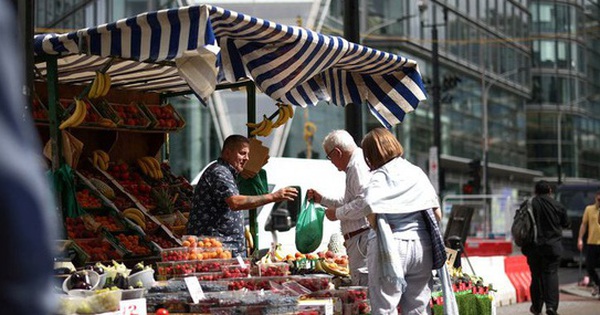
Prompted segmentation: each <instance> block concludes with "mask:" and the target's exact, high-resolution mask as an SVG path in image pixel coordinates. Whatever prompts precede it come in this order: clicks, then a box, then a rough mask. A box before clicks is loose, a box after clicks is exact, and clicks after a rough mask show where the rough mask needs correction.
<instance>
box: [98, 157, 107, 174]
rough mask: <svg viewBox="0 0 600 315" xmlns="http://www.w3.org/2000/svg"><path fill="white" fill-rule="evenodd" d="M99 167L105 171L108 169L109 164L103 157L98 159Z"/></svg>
mask: <svg viewBox="0 0 600 315" xmlns="http://www.w3.org/2000/svg"><path fill="white" fill-rule="evenodd" d="M98 168H100V169H101V170H103V171H106V170H107V169H108V164H107V163H106V162H104V160H103V159H102V158H99V159H98Z"/></svg>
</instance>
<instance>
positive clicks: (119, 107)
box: [109, 102, 150, 129]
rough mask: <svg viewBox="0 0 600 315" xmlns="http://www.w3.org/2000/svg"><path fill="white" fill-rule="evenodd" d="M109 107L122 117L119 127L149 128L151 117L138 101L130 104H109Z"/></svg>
mask: <svg viewBox="0 0 600 315" xmlns="http://www.w3.org/2000/svg"><path fill="white" fill-rule="evenodd" d="M109 107H111V108H112V109H113V110H114V111H115V112H116V113H117V115H118V116H119V118H121V121H120V122H119V123H118V124H117V125H118V126H119V127H123V128H130V129H147V128H148V126H150V118H148V116H146V114H145V113H144V111H143V110H142V109H141V108H140V106H139V105H138V103H136V102H132V103H130V104H109Z"/></svg>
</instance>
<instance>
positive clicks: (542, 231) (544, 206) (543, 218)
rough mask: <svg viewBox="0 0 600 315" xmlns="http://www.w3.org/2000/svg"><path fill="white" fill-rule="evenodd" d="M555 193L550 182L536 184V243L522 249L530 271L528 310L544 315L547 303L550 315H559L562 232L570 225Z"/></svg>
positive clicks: (534, 213) (534, 204)
mask: <svg viewBox="0 0 600 315" xmlns="http://www.w3.org/2000/svg"><path fill="white" fill-rule="evenodd" d="M552 192H553V191H552V187H551V186H550V183H548V182H547V181H539V182H537V183H536V185H535V196H534V197H533V198H532V200H531V206H532V210H533V216H534V218H535V224H536V226H537V240H536V242H535V243H531V244H527V245H523V247H522V248H521V251H522V252H523V254H524V255H525V256H526V257H527V264H528V265H529V270H530V271H531V285H530V287H529V292H530V293H531V307H530V308H529V311H530V312H531V313H532V314H541V312H542V307H543V306H544V304H546V314H547V315H555V314H558V313H557V312H556V311H557V309H558V300H559V298H558V297H559V291H558V266H559V263H560V257H561V254H562V244H561V238H562V229H563V228H568V227H569V225H570V224H569V219H568V217H567V211H566V209H565V208H564V207H563V206H562V205H561V204H560V203H559V202H558V201H556V200H554V198H553V196H552ZM526 202H527V201H525V202H524V203H526ZM521 206H523V205H521Z"/></svg>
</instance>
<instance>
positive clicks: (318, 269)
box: [315, 259, 325, 272]
mask: <svg viewBox="0 0 600 315" xmlns="http://www.w3.org/2000/svg"><path fill="white" fill-rule="evenodd" d="M315 271H319V272H325V270H324V269H323V266H322V265H321V259H317V261H316V262H315Z"/></svg>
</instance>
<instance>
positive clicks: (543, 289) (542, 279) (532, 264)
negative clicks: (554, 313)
mask: <svg viewBox="0 0 600 315" xmlns="http://www.w3.org/2000/svg"><path fill="white" fill-rule="evenodd" d="M544 249H545V248H542V247H536V248H534V249H532V250H531V252H529V253H528V255H527V264H528V265H529V270H530V271H531V285H530V286H529V292H530V293H531V304H532V305H533V308H534V309H535V310H536V311H540V312H541V311H542V306H543V305H544V304H546V309H549V308H551V309H553V310H557V309H558V297H559V291H558V290H559V289H558V265H559V262H560V256H556V255H554V254H553V253H552V251H551V250H544Z"/></svg>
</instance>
